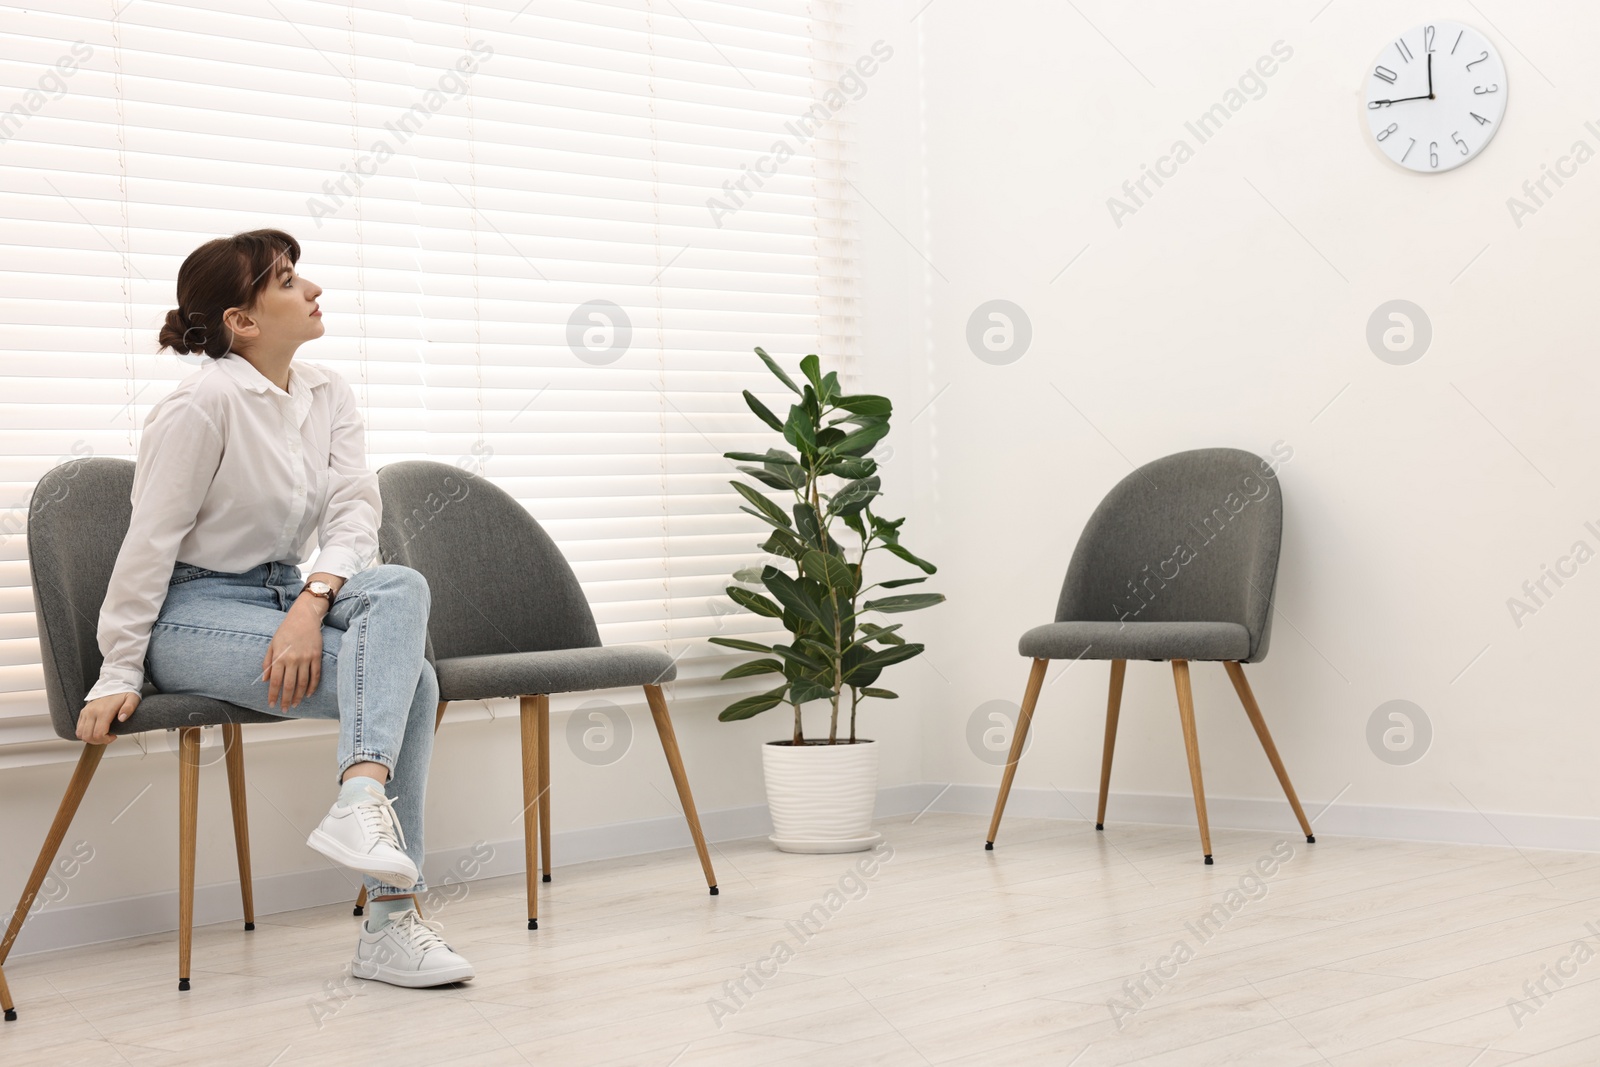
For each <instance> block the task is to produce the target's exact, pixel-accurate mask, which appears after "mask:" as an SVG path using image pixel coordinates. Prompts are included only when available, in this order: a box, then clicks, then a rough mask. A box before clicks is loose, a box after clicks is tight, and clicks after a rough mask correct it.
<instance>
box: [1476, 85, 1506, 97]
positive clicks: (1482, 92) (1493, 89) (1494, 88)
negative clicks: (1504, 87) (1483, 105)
mask: <svg viewBox="0 0 1600 1067" xmlns="http://www.w3.org/2000/svg"><path fill="white" fill-rule="evenodd" d="M1499 91H1500V83H1499V82H1495V83H1494V84H1493V85H1491V86H1489V88H1487V89H1485V88H1484V87H1483V86H1481V85H1474V86H1473V87H1472V92H1473V94H1474V95H1476V96H1488V95H1489V94H1490V93H1498V92H1499Z"/></svg>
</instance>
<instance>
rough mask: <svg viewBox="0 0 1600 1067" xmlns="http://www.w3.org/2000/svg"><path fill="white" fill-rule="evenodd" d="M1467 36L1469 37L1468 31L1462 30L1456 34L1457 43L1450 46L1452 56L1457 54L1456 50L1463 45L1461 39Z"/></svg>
mask: <svg viewBox="0 0 1600 1067" xmlns="http://www.w3.org/2000/svg"><path fill="white" fill-rule="evenodd" d="M1466 35H1467V31H1466V30H1462V31H1461V32H1460V33H1458V34H1456V43H1455V44H1453V45H1451V46H1450V54H1451V55H1455V54H1456V48H1457V47H1458V46H1459V45H1460V44H1461V38H1463V37H1465V36H1466Z"/></svg>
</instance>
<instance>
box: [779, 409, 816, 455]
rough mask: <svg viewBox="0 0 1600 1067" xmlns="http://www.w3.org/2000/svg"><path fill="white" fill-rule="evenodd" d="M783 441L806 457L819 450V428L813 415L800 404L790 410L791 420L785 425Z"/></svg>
mask: <svg viewBox="0 0 1600 1067" xmlns="http://www.w3.org/2000/svg"><path fill="white" fill-rule="evenodd" d="M783 439H784V440H785V441H788V442H789V443H790V444H791V445H794V447H796V448H798V449H799V450H800V454H801V455H806V454H809V453H812V452H815V451H816V450H817V428H816V425H815V423H813V422H812V419H811V415H810V414H809V413H807V411H806V409H805V408H803V407H801V406H800V405H799V404H794V405H792V406H791V407H790V408H789V419H788V421H787V422H785V423H784V424H783Z"/></svg>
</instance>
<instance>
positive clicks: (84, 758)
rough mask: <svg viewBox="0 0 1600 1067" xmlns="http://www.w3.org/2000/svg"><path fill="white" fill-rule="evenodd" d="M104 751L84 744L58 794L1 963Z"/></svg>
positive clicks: (2, 945) (0, 951) (2, 946)
mask: <svg viewBox="0 0 1600 1067" xmlns="http://www.w3.org/2000/svg"><path fill="white" fill-rule="evenodd" d="M105 754H106V746H105V745H84V746H83V752H82V753H81V754H80V755H79V756H78V766H77V768H76V769H75V770H74V771H73V772H72V780H71V781H69V782H68V783H67V791H66V792H65V793H64V794H63V795H62V797H61V806H60V807H59V808H57V809H56V817H55V821H54V822H52V823H51V824H50V832H49V833H48V834H46V835H45V839H44V845H43V846H41V847H40V849H39V858H38V859H37V860H36V861H34V864H33V873H32V874H30V875H28V884H27V885H26V886H24V887H23V890H22V899H21V900H19V901H17V910H16V911H15V912H13V913H12V914H11V925H10V926H8V927H7V928H6V936H5V940H4V941H0V964H3V963H5V961H6V957H7V956H9V955H10V954H11V945H12V944H13V943H14V942H15V941H16V940H17V934H19V933H21V932H22V924H23V922H24V921H25V920H26V919H27V918H28V911H29V909H31V908H32V907H33V901H34V898H35V897H36V896H38V895H39V886H41V885H42V884H44V876H45V875H46V874H48V873H49V872H50V864H51V863H53V862H55V858H56V852H57V851H59V850H60V848H61V841H62V839H63V838H65V837H66V836H67V830H68V828H70V827H71V826H72V818H73V816H74V815H76V814H77V813H78V805H79V804H81V803H82V802H83V795H84V793H86V792H88V790H89V782H90V781H91V780H92V779H93V778H94V772H95V770H96V769H97V768H98V767H99V766H100V758H101V757H102V756H104V755H105Z"/></svg>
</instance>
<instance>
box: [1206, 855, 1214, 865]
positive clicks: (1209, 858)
mask: <svg viewBox="0 0 1600 1067" xmlns="http://www.w3.org/2000/svg"><path fill="white" fill-rule="evenodd" d="M1211 862H1213V861H1212V859H1211V857H1210V856H1207V857H1206V863H1207V864H1210V863H1211Z"/></svg>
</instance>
